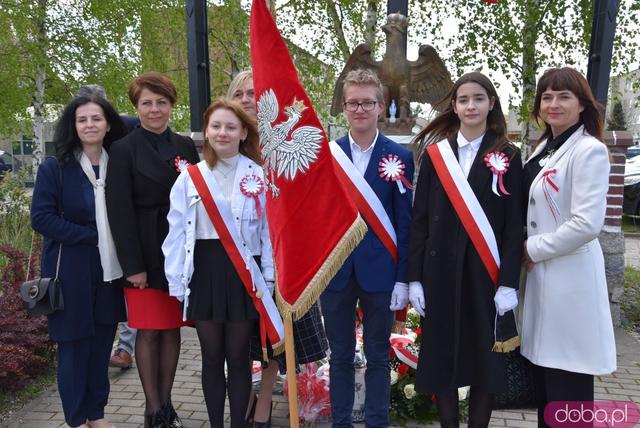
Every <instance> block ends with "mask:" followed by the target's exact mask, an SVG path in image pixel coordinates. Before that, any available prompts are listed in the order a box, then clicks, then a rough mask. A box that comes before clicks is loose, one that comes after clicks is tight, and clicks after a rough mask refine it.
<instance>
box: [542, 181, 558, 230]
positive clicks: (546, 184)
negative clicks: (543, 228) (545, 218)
mask: <svg viewBox="0 0 640 428" xmlns="http://www.w3.org/2000/svg"><path fill="white" fill-rule="evenodd" d="M556 172H558V171H557V170H556V169H549V170H547V171H545V172H544V173H543V174H542V193H544V198H545V199H546V200H547V204H549V209H550V210H551V214H552V215H553V218H554V219H555V220H556V222H558V221H559V220H560V219H561V217H562V215H561V214H560V208H559V207H558V204H557V203H556V200H555V198H554V197H553V194H552V193H551V191H552V190H553V192H555V193H559V192H560V187H558V185H557V184H556V183H555V181H554V180H555V178H556Z"/></svg>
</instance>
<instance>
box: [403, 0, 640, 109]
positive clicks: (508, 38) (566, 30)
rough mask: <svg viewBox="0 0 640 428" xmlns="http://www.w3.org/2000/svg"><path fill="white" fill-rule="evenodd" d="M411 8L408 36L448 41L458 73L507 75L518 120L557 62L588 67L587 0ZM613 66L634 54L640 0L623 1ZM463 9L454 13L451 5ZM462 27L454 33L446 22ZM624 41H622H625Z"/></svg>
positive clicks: (473, 0) (460, 2) (451, 0)
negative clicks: (541, 79)
mask: <svg viewBox="0 0 640 428" xmlns="http://www.w3.org/2000/svg"><path fill="white" fill-rule="evenodd" d="M415 3H416V4H415V5H414V7H413V8H412V9H411V12H410V13H411V14H414V13H416V14H417V16H419V19H417V20H416V19H412V21H411V25H412V27H411V28H410V33H409V37H410V40H413V41H416V42H418V43H425V40H427V37H426V36H427V35H428V36H429V37H430V38H431V40H427V42H429V43H431V44H433V45H434V46H436V47H437V48H438V47H440V48H441V49H442V48H443V47H444V48H445V49H443V51H442V52H441V55H442V56H443V57H444V58H445V62H446V63H447V64H448V65H449V66H450V67H451V68H452V74H453V75H454V76H460V75H461V74H463V73H464V72H466V71H470V70H472V69H476V68H478V67H484V68H485V69H488V70H489V75H490V76H491V75H493V74H494V73H495V72H497V71H499V72H501V74H503V75H504V76H505V77H506V78H507V79H509V81H510V83H511V85H512V88H513V91H514V94H519V95H513V96H512V97H511V98H510V100H509V101H510V104H511V106H513V107H516V108H517V109H518V111H519V117H520V120H521V121H523V122H526V121H527V120H528V119H529V116H530V112H531V108H532V101H533V95H534V90H535V83H536V77H537V76H539V74H540V73H541V71H542V70H544V69H546V68H548V67H553V66H564V65H569V66H573V67H576V68H577V69H578V70H581V71H582V72H584V73H586V65H587V55H588V49H589V41H590V37H591V25H592V8H593V2H592V1H590V0H565V1H548V0H499V1H498V3H495V4H489V3H484V2H481V1H479V0H429V1H427V0H419V1H418V2H415ZM619 3H620V4H619V12H618V18H617V28H616V39H615V43H614V52H613V70H612V71H613V72H614V73H616V72H621V71H624V70H626V69H627V68H628V66H629V65H631V64H634V63H635V62H636V61H637V55H638V42H637V40H638V38H637V36H638V34H639V32H640V26H638V24H637V23H638V21H639V20H640V3H638V2H637V1H635V0H621V1H620V2H619ZM452 10H458V11H460V12H461V14H460V15H458V17H457V18H453V16H452V13H451V11H452ZM452 25H453V26H457V30H458V31H457V32H455V33H454V34H453V35H450V33H449V32H447V31H443V28H450V26H452ZM623 41H624V43H625V46H624V47H623V46H622V42H623Z"/></svg>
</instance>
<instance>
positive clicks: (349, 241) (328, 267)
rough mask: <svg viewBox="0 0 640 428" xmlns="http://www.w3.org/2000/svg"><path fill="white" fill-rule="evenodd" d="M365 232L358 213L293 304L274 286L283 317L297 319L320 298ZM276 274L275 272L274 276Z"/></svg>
mask: <svg viewBox="0 0 640 428" xmlns="http://www.w3.org/2000/svg"><path fill="white" fill-rule="evenodd" d="M366 233H367V223H366V222H365V221H364V220H363V219H362V217H361V216H360V213H358V215H357V217H356V219H355V220H354V222H353V224H352V225H351V226H349V229H347V231H346V232H345V234H344V235H343V236H342V238H340V241H338V243H337V244H336V246H335V247H334V249H333V250H332V251H331V253H330V254H329V256H328V257H327V259H326V260H325V261H324V263H323V264H322V266H320V269H318V271H317V272H316V274H315V275H314V276H313V278H312V279H311V281H310V282H309V284H308V285H307V287H306V288H305V290H304V291H303V292H302V294H301V295H300V297H298V300H297V301H296V302H295V303H294V304H293V305H290V304H289V303H287V302H286V301H285V300H284V299H283V298H282V295H281V294H280V290H279V288H278V287H276V302H277V304H278V309H280V314H281V315H282V318H283V319H287V318H291V319H293V320H297V319H300V318H301V317H302V316H303V315H304V314H306V313H307V312H308V311H309V308H311V306H312V305H313V304H314V303H315V302H316V301H317V300H318V299H319V298H320V295H321V294H322V292H323V291H324V289H325V288H327V285H329V282H330V281H331V279H333V277H334V275H335V274H336V273H337V272H338V270H339V269H340V268H341V267H342V265H343V264H344V262H345V260H347V258H348V257H349V255H350V254H351V253H352V252H353V250H354V249H355V248H356V247H357V246H358V244H360V241H362V239H363V238H364V235H365V234H366ZM277 276H278V275H277V273H276V278H277Z"/></svg>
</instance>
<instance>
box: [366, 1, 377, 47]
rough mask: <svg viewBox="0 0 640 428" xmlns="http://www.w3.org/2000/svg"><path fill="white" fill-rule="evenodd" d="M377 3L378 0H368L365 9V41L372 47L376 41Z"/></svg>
mask: <svg viewBox="0 0 640 428" xmlns="http://www.w3.org/2000/svg"><path fill="white" fill-rule="evenodd" d="M378 3H379V0H369V1H368V4H369V7H368V9H367V18H366V20H365V22H366V32H365V35H364V40H365V42H366V43H367V44H368V45H369V46H370V47H371V48H372V49H373V48H374V46H375V43H376V27H377V25H378Z"/></svg>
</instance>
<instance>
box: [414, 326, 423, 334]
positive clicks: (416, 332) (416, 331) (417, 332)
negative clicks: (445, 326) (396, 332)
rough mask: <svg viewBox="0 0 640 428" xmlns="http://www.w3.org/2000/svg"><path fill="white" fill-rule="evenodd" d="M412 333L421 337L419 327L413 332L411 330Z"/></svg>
mask: <svg viewBox="0 0 640 428" xmlns="http://www.w3.org/2000/svg"><path fill="white" fill-rule="evenodd" d="M413 332H414V333H415V334H417V335H418V336H422V329H421V328H420V327H418V328H416V329H415V330H413Z"/></svg>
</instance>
